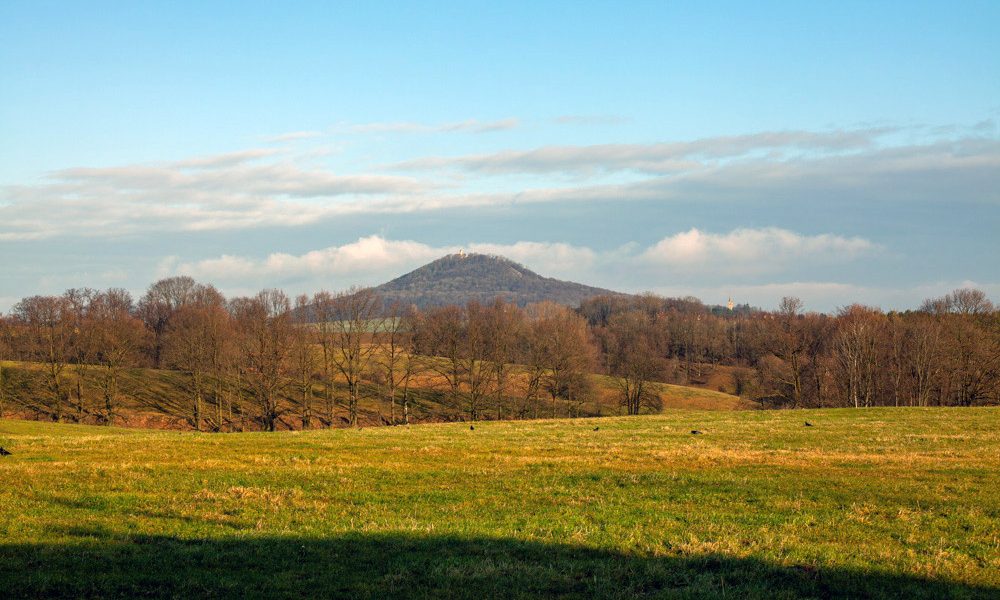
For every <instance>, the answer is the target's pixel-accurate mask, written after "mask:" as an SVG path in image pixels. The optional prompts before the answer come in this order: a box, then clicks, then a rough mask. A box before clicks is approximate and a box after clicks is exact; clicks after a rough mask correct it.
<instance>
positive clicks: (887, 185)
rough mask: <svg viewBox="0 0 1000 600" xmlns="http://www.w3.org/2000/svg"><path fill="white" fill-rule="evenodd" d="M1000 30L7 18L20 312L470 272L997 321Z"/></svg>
mask: <svg viewBox="0 0 1000 600" xmlns="http://www.w3.org/2000/svg"><path fill="white" fill-rule="evenodd" d="M998 22H1000V3H996V2H979V3H976V2H947V3H945V2H941V3H916V2H908V3H888V2H887V3H880V4H875V3H870V2H857V3H852V2H840V3H791V2H788V3H740V4H737V3H693V2H692V3H665V2H651V3H632V4H626V3H619V2H616V3H610V2H609V3H596V2H593V3H539V2H532V3H523V4H515V3H483V4H473V3H441V4H431V3H413V4H411V5H409V7H405V6H404V7H400V6H398V5H396V4H395V3H385V4H378V3H352V4H349V5H343V6H336V5H334V4H333V3H326V2H317V3H295V4H292V3H278V2H259V3H254V2H231V3H223V2H215V3H193V2H192V3H184V2H171V3H153V2H150V3H131V4H129V3H99V2H90V3H63V2H53V3H50V2H38V1H33V2H17V1H7V2H4V3H2V4H0V40H3V43H2V46H0V257H2V260H0V310H6V309H8V308H9V307H10V306H11V305H12V304H13V303H14V302H16V301H17V299H18V298H20V297H22V296H26V295H31V294H36V293H58V292H60V291H62V290H63V289H65V288H67V287H76V286H83V285H89V286H93V287H108V286H120V287H126V288H128V289H130V290H132V291H133V292H134V293H136V295H138V294H140V293H141V292H142V291H143V290H144V288H145V287H146V286H147V285H148V284H149V283H150V282H152V281H153V280H155V279H157V278H159V277H162V276H167V275H174V274H182V273H187V274H192V275H194V276H196V277H197V278H199V279H202V280H205V281H210V282H214V283H216V284H217V285H218V286H219V287H220V288H222V289H223V290H224V291H226V292H227V293H230V294H239V293H248V292H252V291H254V290H256V289H259V288H261V287H265V286H281V287H284V288H285V289H287V290H288V291H290V292H293V293H296V292H304V291H315V290H318V289H320V288H327V289H334V290H336V289H342V288H346V287H348V286H350V285H352V284H374V283H379V282H381V281H384V280H386V279H388V278H391V277H393V276H396V275H399V274H402V273H404V272H406V271H407V270H409V269H411V268H414V267H416V266H419V265H420V264H422V263H423V262H427V261H428V260H431V259H433V258H435V257H437V256H439V255H441V254H444V253H447V252H450V251H453V250H455V249H457V248H461V247H464V248H467V249H474V250H480V251H486V252H494V253H500V254H505V255H508V256H510V257H511V258H514V259H516V260H519V261H520V262H523V263H525V264H526V265H528V266H529V267H532V268H533V269H535V270H537V271H539V272H541V273H543V274H546V275H552V276H558V277H563V278H571V279H575V280H579V281H583V282H586V283H591V284H595V285H601V286H605V287H611V288H615V289H622V290H625V291H641V290H652V291H657V292H659V293H664V294H670V295H688V294H693V295H697V296H699V297H702V298H703V299H704V300H706V301H708V302H724V301H725V299H726V297H728V296H729V295H732V296H733V297H734V298H735V299H736V300H737V301H748V302H751V303H754V304H757V305H761V306H765V307H769V306H774V305H775V304H776V303H777V301H778V300H779V299H780V298H781V296H783V295H789V294H792V295H798V296H800V297H801V298H803V300H804V301H805V302H806V306H807V308H811V309H815V310H832V309H834V308H836V307H837V306H841V305H844V304H847V303H849V302H852V301H860V302H865V303H870V304H876V305H880V306H882V307H884V308H895V307H911V306H915V305H917V304H919V303H920V301H921V300H922V299H923V298H925V297H928V296H933V295H939V294H942V293H944V292H947V291H949V290H950V289H952V288H954V287H958V286H962V285H975V286H977V287H980V288H981V289H984V290H985V291H986V292H987V293H988V294H990V295H991V296H992V297H993V299H994V300H1000V267H998V266H997V264H998V262H1000V261H998V260H997V257H1000V241H998V236H997V235H996V232H998V231H1000V41H998V36H996V35H995V25H996V23H998Z"/></svg>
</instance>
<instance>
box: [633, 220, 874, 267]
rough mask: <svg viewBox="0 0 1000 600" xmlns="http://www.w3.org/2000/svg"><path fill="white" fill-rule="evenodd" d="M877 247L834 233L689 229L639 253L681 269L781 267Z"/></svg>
mask: <svg viewBox="0 0 1000 600" xmlns="http://www.w3.org/2000/svg"><path fill="white" fill-rule="evenodd" d="M877 250H878V246H876V245H875V244H873V243H872V242H870V241H869V240H866V239H863V238H859V237H852V238H846V237H841V236H838V235H832V234H820V235H811V236H810V235H802V234H799V233H795V232H793V231H788V230H786V229H779V228H776V227H768V228H763V229H736V230H733V231H730V232H729V233H723V234H719V233H708V232H704V231H701V230H699V229H694V228H692V229H690V230H689V231H685V232H682V233H677V234H675V235H672V236H669V237H665V238H663V239H662V240H660V241H659V242H657V243H656V244H655V245H653V246H652V247H650V248H649V249H647V250H646V251H645V252H643V253H642V254H641V255H640V257H639V258H640V259H641V260H642V261H644V262H647V263H650V264H655V265H669V266H671V267H674V268H678V269H693V268H704V267H705V266H707V265H711V266H713V267H714V268H716V269H720V268H721V269H724V270H740V271H745V270H747V269H750V270H753V271H771V270H780V269H781V268H782V267H783V266H785V265H787V264H788V263H790V262H793V261H805V262H808V263H815V262H817V261H821V262H830V261H849V260H853V259H855V258H858V257H859V256H863V255H865V254H870V253H873V252H875V251H877Z"/></svg>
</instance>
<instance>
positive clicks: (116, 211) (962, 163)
mask: <svg viewBox="0 0 1000 600" xmlns="http://www.w3.org/2000/svg"><path fill="white" fill-rule="evenodd" d="M504 123H505V122H494V123H492V124H491V123H483V122H479V121H466V122H460V123H452V124H448V125H440V126H436V127H438V128H443V127H447V128H452V129H455V130H475V129H476V128H483V127H493V126H506V125H505V124H504ZM885 131H887V130H886V129H884V128H883V129H866V130H856V131H853V130H852V131H834V132H821V133H812V132H767V133H759V134H752V135H746V136H728V137H715V138H706V139H702V140H693V141H689V142H673V143H665V144H639V145H636V144H605V145H596V146H546V147H542V148H538V149H535V150H527V151H507V152H501V153H495V154H489V155H481V156H467V157H457V158H440V157H425V158H418V159H415V160H413V161H409V162H408V163H407V164H408V165H409V166H410V167H412V168H417V167H420V168H421V169H431V171H424V170H420V172H418V173H416V174H414V175H412V176H404V175H400V174H398V172H392V171H385V170H379V169H374V170H373V171H372V172H336V171H334V170H332V169H330V168H329V167H328V166H325V165H324V164H323V162H322V161H316V164H311V163H309V165H308V166H306V162H304V161H306V157H305V156H303V155H292V154H287V153H283V152H281V151H280V150H278V149H266V148H265V149H260V148H256V149H249V150H244V151H239V152H231V153H227V154H220V155H216V156H207V157H197V158H192V159H187V160H180V161H175V162H169V163H161V164H144V165H124V166H112V167H104V168H70V169H63V170H61V171H57V172H54V173H51V174H49V176H48V177H47V179H46V180H45V181H43V182H41V183H38V184H29V185H14V186H6V187H3V188H0V241H4V240H7V241H11V240H32V239H42V238H48V237H54V236H60V235H74V236H108V235H109V234H110V235H129V234H136V233H146V232H174V231H203V230H211V229H243V228H254V227H262V226H279V227H281V226H284V227H295V226H299V225H305V224H312V223H317V222H319V221H322V220H324V219H330V218H332V217H334V216H337V215H345V214H353V215H360V214H368V215H375V214H383V213H407V212H417V211H425V212H426V211H433V210H441V209H447V208H455V207H482V206H500V205H510V206H513V205H517V204H525V203H537V202H566V203H570V202H577V203H579V202H627V201H632V200H655V201H670V200H674V199H682V200H684V201H688V202H713V203H716V204H720V205H721V204H725V203H727V202H728V203H732V202H743V203H746V202H759V203H761V205H762V206H764V207H766V206H768V204H769V203H770V204H771V205H774V204H775V203H780V202H786V203H787V202H789V201H791V202H796V203H799V204H802V205H807V204H808V203H812V202H824V203H840V202H843V203H848V202H859V201H864V202H873V201H874V202H881V203H892V202H900V203H914V202H947V201H952V200H955V199H958V200H960V201H962V202H966V203H975V202H979V203H988V204H996V203H998V202H1000V196H998V195H997V192H996V190H997V189H1000V140H997V139H994V138H989V137H967V138H961V139H955V140H943V141H935V142H931V143H926V144H923V145H912V146H888V147H883V146H880V145H877V144H876V140H877V139H879V136H881V135H883V133H884V132H885ZM873 144H874V145H873ZM309 158H310V159H315V158H316V157H314V156H313V157H309ZM443 167H458V168H460V169H462V170H463V172H462V173H461V174H460V175H461V176H459V177H452V176H453V175H455V174H454V173H450V174H449V173H440V172H438V171H435V170H434V169H437V168H443ZM497 173H504V174H526V176H527V177H530V178H531V179H528V180H527V181H530V183H525V181H526V180H525V179H520V178H513V177H504V178H495V177H492V175H494V174H497ZM588 173H589V174H592V175H595V176H596V180H593V181H587V182H584V181H582V180H581V179H580V178H578V177H577V178H575V179H574V178H570V179H569V180H568V181H567V179H566V178H565V175H566V174H573V175H574V176H578V175H585V174H588ZM445 177H447V179H440V178H445ZM772 237H773V236H772ZM684 242H687V243H694V240H687V239H678V240H675V242H674V246H675V250H676V251H680V250H682V248H681V247H680V245H681V244H682V243H684ZM773 242H774V243H775V244H778V248H779V249H780V248H782V247H783V246H781V242H780V240H773ZM720 243H721V242H720ZM716 247H717V249H720V250H721V249H723V248H724V246H720V245H719V244H716ZM765 247H766V246H765ZM806 249H808V246H806ZM840 250H844V251H853V250H852V247H843V248H840Z"/></svg>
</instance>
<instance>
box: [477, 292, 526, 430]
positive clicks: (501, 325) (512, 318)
mask: <svg viewBox="0 0 1000 600" xmlns="http://www.w3.org/2000/svg"><path fill="white" fill-rule="evenodd" d="M484 317H485V318H486V323H485V329H486V357H487V359H488V360H489V364H490V366H491V368H492V369H493V378H494V384H495V385H494V405H495V407H496V418H497V420H500V419H503V400H504V396H505V395H506V394H507V393H508V390H509V387H510V378H511V373H512V371H513V366H514V365H513V363H514V362H515V361H516V360H517V350H518V338H520V337H521V335H522V333H523V329H524V314H523V313H522V312H521V310H519V309H518V307H517V306H516V305H514V304H510V303H507V302H504V301H503V300H502V299H500V298H497V299H496V300H494V302H493V304H492V305H490V306H489V308H488V309H487V311H486V313H485V314H484Z"/></svg>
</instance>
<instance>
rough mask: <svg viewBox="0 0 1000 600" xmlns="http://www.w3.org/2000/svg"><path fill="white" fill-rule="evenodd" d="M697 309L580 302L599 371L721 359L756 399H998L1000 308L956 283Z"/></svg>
mask: <svg viewBox="0 0 1000 600" xmlns="http://www.w3.org/2000/svg"><path fill="white" fill-rule="evenodd" d="M802 309H803V304H802V301H801V300H799V299H798V298H792V297H786V298H784V299H782V301H781V304H780V306H779V307H778V309H777V310H776V311H770V312H768V311H746V312H743V313H740V314H727V313H724V312H722V313H720V311H718V310H706V308H705V307H704V306H703V305H702V304H701V302H699V301H697V300H695V299H684V300H678V299H665V298H658V297H656V296H641V297H632V298H595V299H592V300H589V301H587V302H585V303H584V304H583V306H581V308H580V314H582V315H583V316H584V317H585V318H586V319H587V322H588V324H589V326H590V328H591V330H592V331H593V332H594V336H595V338H596V339H597V340H598V343H599V345H600V350H601V356H603V357H604V360H605V368H606V370H607V371H608V372H610V373H612V374H614V375H617V376H619V377H622V378H628V379H631V380H632V382H633V383H632V388H631V389H632V390H633V392H634V393H633V396H635V397H641V395H642V393H643V390H642V389H640V386H641V385H642V383H641V382H643V381H649V380H653V381H656V380H661V379H662V378H663V377H664V375H665V373H666V374H667V375H668V376H673V377H677V376H681V377H683V378H684V379H685V380H686V381H687V382H689V383H691V382H698V380H699V379H700V378H702V377H703V376H704V370H705V369H706V368H711V366H712V365H718V364H725V365H730V366H732V367H734V368H733V369H732V373H733V375H732V380H733V381H732V385H733V391H734V392H735V393H736V394H739V395H741V396H743V397H746V398H749V399H752V400H754V401H756V402H758V403H760V404H761V405H762V406H766V407H793V408H797V407H848V406H849V407H869V406H973V405H982V404H996V403H1000V311H997V309H996V307H994V306H993V304H992V303H991V302H990V301H989V300H988V299H987V298H986V296H985V294H983V292H981V291H979V290H973V289H961V290H956V291H954V292H953V293H951V294H948V295H946V296H944V297H941V298H934V299H930V300H926V301H925V302H924V303H923V305H922V306H921V307H920V308H919V309H918V310H914V311H906V312H889V313H885V312H882V311H881V310H879V309H877V308H873V307H869V306H862V305H859V304H854V305H851V306H847V307H844V308H842V309H840V310H838V311H837V312H836V314H834V315H826V314H819V313H804V312H803V310H802Z"/></svg>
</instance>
